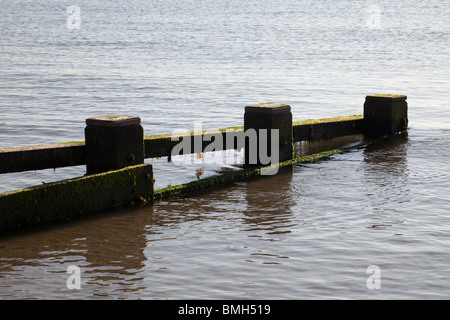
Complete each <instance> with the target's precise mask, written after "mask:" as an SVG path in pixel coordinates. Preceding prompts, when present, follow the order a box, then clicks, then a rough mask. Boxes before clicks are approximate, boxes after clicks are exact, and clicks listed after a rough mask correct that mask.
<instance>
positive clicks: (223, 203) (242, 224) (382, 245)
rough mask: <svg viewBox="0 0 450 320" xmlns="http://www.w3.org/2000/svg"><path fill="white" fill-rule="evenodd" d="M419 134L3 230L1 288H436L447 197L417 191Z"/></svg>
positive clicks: (235, 292)
mask: <svg viewBox="0 0 450 320" xmlns="http://www.w3.org/2000/svg"><path fill="white" fill-rule="evenodd" d="M418 134H420V131H412V133H411V132H409V133H408V134H401V135H396V136H393V137H390V138H388V139H382V140H380V141H377V142H374V143H372V144H370V145H368V146H366V147H357V148H354V149H351V150H349V151H347V152H344V153H342V154H337V155H334V156H332V157H330V159H328V160H323V161H319V162H315V163H304V164H298V165H295V166H293V167H290V168H283V169H282V170H280V172H279V174H277V175H275V176H266V177H259V178H253V179H249V180H247V181H243V182H237V183H235V184H234V185H232V186H228V187H224V188H218V189H214V190H210V191H208V192H203V193H199V194H197V195H195V196H192V197H189V198H180V199H173V200H171V201H166V202H160V203H156V204H154V205H139V206H134V207H128V208H121V209H117V210H114V211H111V212H105V213H101V214H98V215H95V216H92V217H90V218H79V219H74V220H72V221H66V222H61V223H58V224H56V225H52V226H46V227H43V226H41V227H39V228H36V229H34V231H33V230H30V231H29V232H26V233H24V234H14V233H9V234H8V235H7V236H5V235H4V236H2V238H1V239H0V278H1V281H0V297H2V298H20V299H27V298H50V299H53V298H55V299H57V298H64V299H75V298H88V299H91V298H107V299H186V298H205V299H206V298H208V299H214V298H217V299H223V298H225V299H226V298H233V299H236V298H256V299H258V298H264V299H272V298H276V299H284V298H286V299H294V298H297V299H298V298H324V297H325V298H342V297H348V298H369V299H372V298H387V297H390V298H402V297H405V296H406V297H423V295H422V293H423V294H424V295H425V296H427V297H431V296H433V297H438V298H439V297H446V296H448V293H449V292H450V287H448V284H447V282H446V281H444V279H445V277H446V272H445V270H447V266H448V259H447V258H446V257H447V256H448V245H447V244H448V243H449V238H448V227H446V226H448V222H449V217H448V215H445V214H443V213H442V212H441V211H440V210H443V208H445V207H447V208H448V203H449V202H450V201H449V199H448V197H447V198H445V196H444V195H443V194H441V195H440V197H441V199H440V201H441V202H436V196H435V197H434V198H433V199H434V200H435V202H434V204H433V207H429V205H430V202H429V199H427V198H426V197H424V196H423V195H424V194H426V192H425V193H424V190H426V189H427V188H428V186H427V182H426V181H427V180H426V179H427V175H426V174H427V173H423V172H421V171H420V170H418V169H417V168H420V166H419V167H418V166H417V163H415V162H414V161H411V159H414V158H415V157H418V155H420V154H422V153H424V151H423V147H424V145H423V141H422V138H421V137H418ZM442 137H443V139H447V141H448V139H449V138H450V137H449V136H448V135H447V136H442ZM356 142H357V141H350V140H346V139H344V140H342V141H340V142H339V143H338V141H334V142H331V141H327V142H325V143H326V144H330V143H333V144H336V145H340V146H342V145H346V144H348V143H350V144H352V143H356ZM439 143H441V142H439ZM303 147H304V148H306V147H307V146H306V145H305V146H303ZM430 147H431V148H433V147H432V146H430V145H428V147H427V148H430ZM308 148H311V150H312V149H314V150H317V148H319V149H320V144H314V145H313V144H311V145H310V146H308ZM425 153H426V152H425ZM413 155H414V157H413ZM447 176H448V173H447ZM443 179H445V177H444V178H443ZM435 182H436V180H433V183H435ZM441 183H444V182H443V181H441ZM447 186H448V181H447ZM430 199H432V198H430ZM436 203H438V205H439V207H436ZM430 208H434V209H436V208H438V210H437V211H436V210H434V211H433V212H432V210H430ZM439 208H440V209H439ZM424 212H427V214H426V215H424ZM430 217H431V218H432V219H431V220H430ZM69 265H77V266H79V267H81V271H82V273H81V289H80V290H76V291H74V290H70V289H68V288H67V286H66V280H67V277H68V274H67V272H66V270H67V267H68V266H69ZM370 265H378V266H379V267H380V268H381V271H382V275H383V280H382V290H378V291H371V290H368V289H367V287H366V279H367V274H366V269H367V267H368V266H370ZM430 268H431V269H430ZM430 270H432V271H430ZM436 284H440V285H439V286H436ZM417 287H418V288H419V289H417V290H416V289H414V290H412V289H413V288H417ZM433 288H434V289H433Z"/></svg>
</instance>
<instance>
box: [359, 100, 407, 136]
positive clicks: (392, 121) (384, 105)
mask: <svg viewBox="0 0 450 320" xmlns="http://www.w3.org/2000/svg"><path fill="white" fill-rule="evenodd" d="M407 128H408V105H407V102H406V96H405V95H390V94H376V95H370V96H367V97H366V101H365V103H364V130H363V131H364V134H366V135H368V136H375V137H381V136H384V135H390V134H393V133H396V132H400V131H404V130H406V129H407Z"/></svg>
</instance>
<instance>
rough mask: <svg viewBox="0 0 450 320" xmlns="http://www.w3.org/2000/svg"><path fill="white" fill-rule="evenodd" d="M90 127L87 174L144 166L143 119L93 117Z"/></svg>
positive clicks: (88, 124) (87, 146)
mask: <svg viewBox="0 0 450 320" xmlns="http://www.w3.org/2000/svg"><path fill="white" fill-rule="evenodd" d="M86 125H87V126H86V128H85V139H86V168H87V174H95V173H100V172H106V171H110V170H117V169H121V168H125V167H128V166H132V165H137V164H141V163H144V129H143V128H142V126H141V119H140V118H139V117H130V116H116V115H109V116H103V117H97V118H89V119H86Z"/></svg>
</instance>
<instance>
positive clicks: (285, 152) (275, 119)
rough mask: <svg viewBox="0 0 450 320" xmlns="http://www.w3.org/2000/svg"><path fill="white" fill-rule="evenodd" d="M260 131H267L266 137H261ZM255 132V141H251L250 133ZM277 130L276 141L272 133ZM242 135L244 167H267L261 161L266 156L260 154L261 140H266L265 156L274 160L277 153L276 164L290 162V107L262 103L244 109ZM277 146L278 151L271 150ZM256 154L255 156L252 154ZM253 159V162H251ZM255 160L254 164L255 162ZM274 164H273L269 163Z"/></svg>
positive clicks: (291, 155) (291, 149)
mask: <svg viewBox="0 0 450 320" xmlns="http://www.w3.org/2000/svg"><path fill="white" fill-rule="evenodd" d="M262 129H266V130H267V136H266V135H262V133H263V131H261V130H262ZM252 130H254V131H255V132H256V141H252V139H251V138H252V136H251V134H250V131H252ZM272 130H278V137H279V141H274V142H272V139H276V138H277V137H276V135H275V134H274V133H276V132H274V131H272ZM244 134H245V136H246V141H245V166H247V167H250V166H261V165H267V163H263V162H262V161H261V156H263V157H265V156H266V155H265V154H264V153H266V152H264V151H263V152H261V151H262V150H261V147H264V146H263V145H262V143H264V141H262V140H261V138H267V139H266V141H267V142H266V143H267V145H266V148H265V149H266V150H267V156H269V157H271V158H272V159H275V158H276V157H274V155H275V153H276V152H278V162H282V161H286V160H290V159H292V158H293V144H292V113H291V107H290V106H289V105H286V104H275V103H262V104H256V105H251V106H247V107H245V114H244ZM275 145H276V146H277V149H278V150H272V146H275ZM255 152H256V154H254V153H255ZM252 159H253V160H252ZM255 159H256V162H255ZM270 164H275V163H270Z"/></svg>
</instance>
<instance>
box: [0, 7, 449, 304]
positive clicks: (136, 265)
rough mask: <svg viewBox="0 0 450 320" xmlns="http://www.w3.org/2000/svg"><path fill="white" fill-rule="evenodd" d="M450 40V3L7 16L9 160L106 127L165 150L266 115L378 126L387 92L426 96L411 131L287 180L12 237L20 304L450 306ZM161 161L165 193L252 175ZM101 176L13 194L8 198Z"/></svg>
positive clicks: (413, 98)
mask: <svg viewBox="0 0 450 320" xmlns="http://www.w3.org/2000/svg"><path fill="white" fill-rule="evenodd" d="M71 5H77V6H78V7H79V8H80V17H81V24H80V28H79V29H69V28H68V27H67V21H68V19H70V17H71V15H70V13H69V14H68V13H67V11H66V10H67V8H68V7H69V6H71ZM449 25H450V4H449V2H448V1H438V0H431V1H426V2H424V1H416V0H411V1H406V0H400V1H396V2H390V1H347V0H336V1H294V0H288V1H269V0H262V1H234V0H231V1H222V0H217V1H202V0H201V1H175V0H168V1H151V0H149V1H144V0H137V1H109V2H105V1H97V0H92V1H87V0H85V1H83V0H80V1H19V0H5V1H2V5H1V6H0V31H1V37H0V47H1V51H0V148H3V147H13V146H22V145H34V144H47V143H55V142H66V141H78V140H84V133H83V130H84V127H85V119H86V118H89V117H93V116H101V115H106V114H124V115H133V116H139V117H141V119H142V125H143V127H144V130H145V133H146V134H157V133H170V132H172V131H173V130H175V129H184V128H186V129H187V130H192V129H193V125H194V121H201V122H202V125H203V128H205V129H212V128H223V127H228V126H236V125H242V123H243V113H244V107H245V106H246V105H250V104H255V103H261V102H277V103H287V104H290V105H291V107H292V113H293V117H294V120H301V119H311V118H323V117H332V116H340V115H352V114H361V113H362V106H363V103H364V98H365V96H366V95H369V94H375V93H393V94H405V95H407V96H408V106H409V121H410V125H409V130H408V132H407V133H405V134H401V135H396V136H393V137H391V138H389V139H384V140H381V141H379V142H376V143H373V144H371V145H369V146H367V147H365V148H356V149H352V150H351V151H349V152H346V153H342V154H338V155H334V156H332V157H331V158H330V159H327V160H325V161H320V162H317V163H311V164H302V165H297V166H295V167H294V168H293V169H292V170H288V171H282V172H280V173H279V174H278V175H276V176H270V177H264V178H263V179H254V180H250V181H246V182H240V183H236V184H234V185H233V186H228V187H226V188H221V189H218V190H214V191H211V192H208V193H205V194H201V195H198V196H194V197H191V198H188V199H178V200H174V201H170V202H162V203H157V204H155V205H154V206H135V207H130V208H122V209H118V210H114V211H111V212H108V213H105V214H101V215H98V216H95V217H92V218H89V219H76V220H73V221H68V222H65V223H62V224H59V225H57V226H52V227H49V228H42V229H38V230H35V231H34V232H27V233H24V234H8V235H7V236H2V237H1V238H0V298H1V299H186V298H191V299H192V298H194V299H405V298H407V299H448V298H449V296H450V256H449V254H450V249H449V248H450V236H449V232H450V213H449V208H450V196H449V194H450V193H449V191H450V182H449V181H450V174H449V171H450V170H449V169H450V166H449V164H450V163H449V162H450V161H449V153H450V108H449V106H448V103H449V101H450V90H449V89H450V79H449V71H450V68H449V67H450V62H449V61H450V59H449V58H450V49H449V44H450V38H449ZM340 143H343V144H347V143H353V140H351V139H350V140H348V141H347V140H345V139H344V141H340ZM304 147H305V148H311V149H313V148H314V146H304ZM148 161H152V162H153V163H154V164H155V178H156V183H157V185H156V186H157V187H163V186H165V185H168V184H169V185H170V184H177V183H181V182H185V181H189V180H193V179H196V175H195V173H196V172H198V171H196V170H197V169H199V168H200V167H202V168H204V170H205V173H204V175H208V174H214V172H216V171H219V170H224V168H223V167H225V169H230V168H234V165H233V164H225V165H224V166H217V165H205V166H203V165H202V164H200V165H198V164H196V163H192V162H193V161H192V159H191V158H189V157H188V158H185V159H184V160H183V159H182V161H180V162H179V163H172V164H168V163H167V162H166V161H164V159H159V160H156V159H153V160H148ZM83 170H84V168H82V167H76V168H67V169H56V170H43V171H39V172H26V173H17V174H5V175H1V177H0V191H1V192H5V191H9V190H14V189H18V188H23V187H27V186H30V185H35V184H40V183H41V182H42V181H45V182H49V181H56V180H59V179H62V178H69V177H73V176H77V175H80V174H83ZM70 265H76V266H79V267H80V268H81V289H79V290H76V289H69V288H68V287H67V282H66V281H67V279H68V277H69V276H70V274H68V273H67V272H66V271H67V268H68V266H70ZM373 265H375V266H378V267H379V268H380V271H381V274H380V280H381V282H380V284H381V287H380V288H379V289H369V288H368V286H367V280H368V278H369V277H370V276H371V273H367V268H368V267H369V266H373Z"/></svg>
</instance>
